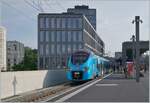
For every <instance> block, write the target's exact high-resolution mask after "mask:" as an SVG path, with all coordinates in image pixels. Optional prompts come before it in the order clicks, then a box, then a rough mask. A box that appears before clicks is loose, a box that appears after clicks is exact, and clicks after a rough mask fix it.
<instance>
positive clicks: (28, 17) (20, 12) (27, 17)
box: [1, 0, 36, 21]
mask: <svg viewBox="0 0 150 103" xmlns="http://www.w3.org/2000/svg"><path fill="white" fill-rule="evenodd" d="M1 2H2V3H3V4H5V5H6V6H8V7H10V8H13V9H14V10H16V11H17V12H18V13H19V14H21V15H22V16H23V15H24V17H26V19H30V20H32V21H36V20H35V19H33V18H31V17H30V16H27V15H26V14H25V13H24V12H22V11H21V10H20V9H17V8H15V7H14V6H12V5H10V4H8V3H7V2H5V1H3V0H1Z"/></svg>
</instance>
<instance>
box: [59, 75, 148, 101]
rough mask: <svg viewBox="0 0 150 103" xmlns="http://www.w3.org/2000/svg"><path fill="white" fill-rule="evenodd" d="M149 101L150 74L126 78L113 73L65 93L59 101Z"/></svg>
mask: <svg viewBox="0 0 150 103" xmlns="http://www.w3.org/2000/svg"><path fill="white" fill-rule="evenodd" d="M62 101H64V102H148V101H149V74H148V73H146V74H145V76H144V77H142V78H140V82H139V83H137V82H136V81H135V79H125V78H124V75H122V74H112V75H110V76H108V77H106V78H105V79H102V80H97V81H94V83H92V84H91V85H89V86H88V85H87V86H85V87H83V88H80V89H79V90H76V91H74V92H72V93H70V94H67V95H65V96H64V97H61V98H59V99H58V100H57V102H62Z"/></svg>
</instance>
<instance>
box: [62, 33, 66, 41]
mask: <svg viewBox="0 0 150 103" xmlns="http://www.w3.org/2000/svg"><path fill="white" fill-rule="evenodd" d="M65 33H66V32H65V31H62V41H63V42H65V41H66V34H65Z"/></svg>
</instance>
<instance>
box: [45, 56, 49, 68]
mask: <svg viewBox="0 0 150 103" xmlns="http://www.w3.org/2000/svg"><path fill="white" fill-rule="evenodd" d="M48 64H49V58H48V57H46V58H45V68H46V69H48Z"/></svg>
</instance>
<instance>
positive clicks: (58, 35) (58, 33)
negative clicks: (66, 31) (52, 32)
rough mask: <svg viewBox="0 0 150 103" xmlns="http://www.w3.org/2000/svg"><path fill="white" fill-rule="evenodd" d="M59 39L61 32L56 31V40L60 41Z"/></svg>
mask: <svg viewBox="0 0 150 103" xmlns="http://www.w3.org/2000/svg"><path fill="white" fill-rule="evenodd" d="M60 39H61V32H60V31H57V42H60Z"/></svg>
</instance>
